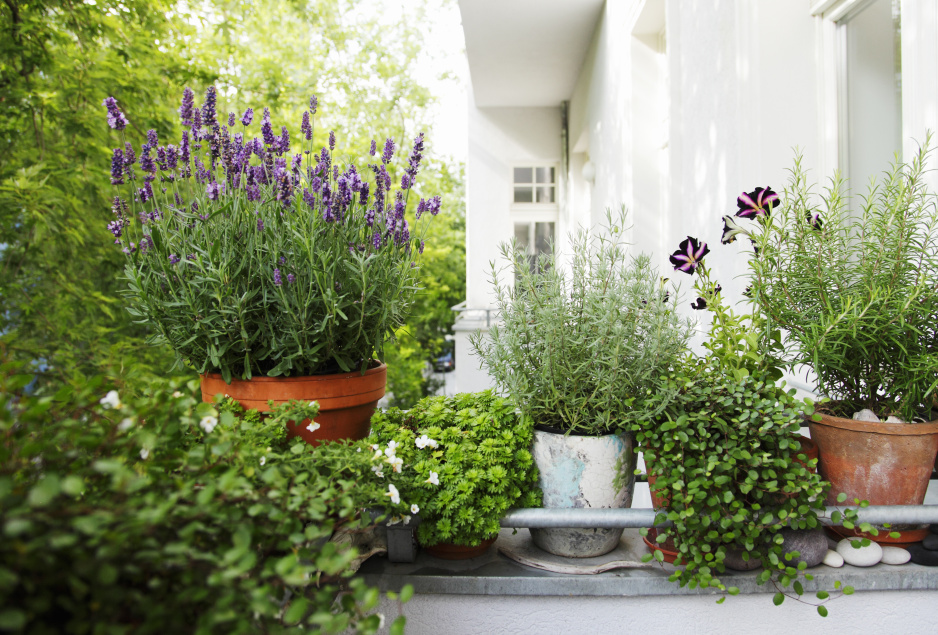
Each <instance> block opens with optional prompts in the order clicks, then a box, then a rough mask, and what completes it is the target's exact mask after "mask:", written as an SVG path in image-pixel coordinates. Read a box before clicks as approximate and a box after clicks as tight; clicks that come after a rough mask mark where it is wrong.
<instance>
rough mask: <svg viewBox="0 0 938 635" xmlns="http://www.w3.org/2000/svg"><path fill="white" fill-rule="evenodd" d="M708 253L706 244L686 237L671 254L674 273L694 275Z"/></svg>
mask: <svg viewBox="0 0 938 635" xmlns="http://www.w3.org/2000/svg"><path fill="white" fill-rule="evenodd" d="M708 253H710V248H709V247H707V243H703V242H698V240H697V239H696V238H692V237H691V236H688V237H687V238H686V239H684V240H683V241H681V246H680V247H679V248H678V250H677V251H675V252H674V253H673V254H671V258H670V260H671V264H672V265H674V270H675V271H683V272H684V273H686V274H689V275H694V272H696V271H697V267H699V266H700V263H701V261H702V260H703V258H704V256H706V255H707V254H708Z"/></svg>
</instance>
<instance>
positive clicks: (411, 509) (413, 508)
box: [410, 503, 420, 514]
mask: <svg viewBox="0 0 938 635" xmlns="http://www.w3.org/2000/svg"><path fill="white" fill-rule="evenodd" d="M419 511H420V508H419V507H417V503H414V504H413V505H411V506H410V513H411V514H416V513H417V512H419Z"/></svg>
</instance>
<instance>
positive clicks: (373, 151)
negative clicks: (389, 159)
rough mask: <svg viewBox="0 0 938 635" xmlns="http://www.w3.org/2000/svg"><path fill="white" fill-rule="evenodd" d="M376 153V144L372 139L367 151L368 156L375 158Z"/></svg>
mask: <svg viewBox="0 0 938 635" xmlns="http://www.w3.org/2000/svg"><path fill="white" fill-rule="evenodd" d="M377 151H378V142H377V141H375V140H374V139H372V140H371V149H370V150H368V154H370V155H371V156H375V153H376V152H377Z"/></svg>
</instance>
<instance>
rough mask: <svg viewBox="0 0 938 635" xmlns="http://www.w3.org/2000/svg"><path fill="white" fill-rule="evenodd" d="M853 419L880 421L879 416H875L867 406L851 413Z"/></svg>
mask: <svg viewBox="0 0 938 635" xmlns="http://www.w3.org/2000/svg"><path fill="white" fill-rule="evenodd" d="M853 420H854V421H874V422H876V423H880V420H879V417H877V416H876V413H875V412H873V411H872V410H870V409H868V408H864V409H863V410H861V411H860V412H854V413H853Z"/></svg>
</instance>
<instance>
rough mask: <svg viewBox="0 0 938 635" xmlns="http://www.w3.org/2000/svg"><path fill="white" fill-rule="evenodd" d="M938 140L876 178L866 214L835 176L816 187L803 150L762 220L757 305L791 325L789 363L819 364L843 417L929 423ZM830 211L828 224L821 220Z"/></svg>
mask: <svg viewBox="0 0 938 635" xmlns="http://www.w3.org/2000/svg"><path fill="white" fill-rule="evenodd" d="M929 142H930V137H929V139H928V140H926V142H925V144H924V145H923V146H922V147H921V148H920V150H919V152H918V153H917V154H916V156H915V157H914V158H913V159H912V162H911V163H910V164H908V165H902V164H898V163H897V164H895V165H894V166H893V167H892V169H891V170H890V171H888V172H887V173H885V174H884V175H883V177H882V179H881V180H880V182H879V183H871V189H870V190H869V193H868V194H867V195H866V196H865V197H864V198H863V203H862V209H861V211H860V213H859V217H857V216H856V215H854V214H852V213H851V212H850V211H849V209H848V207H847V200H846V195H845V193H844V191H843V183H842V182H841V181H840V180H839V179H836V178H835V179H834V180H833V181H832V183H831V186H830V188H828V189H827V190H826V191H825V193H824V195H823V196H821V197H820V200H818V197H817V196H815V195H814V192H813V187H812V186H810V185H809V184H808V181H807V176H806V174H805V172H804V170H803V169H802V168H801V159H800V157H798V158H796V160H795V166H794V168H793V169H792V171H791V179H790V180H789V183H788V186H787V187H786V189H785V195H784V197H783V201H782V204H781V205H780V206H779V208H778V209H777V210H776V211H775V212H774V213H773V214H772V215H771V217H769V216H765V217H762V218H760V222H759V223H758V226H757V227H756V229H755V231H754V232H753V237H754V239H755V243H756V247H757V249H758V251H757V255H756V256H755V257H753V258H752V259H751V260H750V271H751V273H750V278H751V280H752V288H753V296H754V302H755V304H756V306H757V309H758V310H759V311H762V312H763V313H764V314H765V315H766V317H767V318H768V319H769V320H770V322H771V324H772V325H773V327H775V328H782V329H784V330H785V331H786V332H787V339H786V350H787V351H788V354H787V357H786V361H787V362H788V363H789V364H790V365H792V366H796V365H800V364H805V365H808V366H810V367H811V368H812V369H813V371H814V373H815V374H816V376H817V383H818V386H817V387H818V390H819V391H820V392H821V393H822V394H825V395H827V396H829V397H831V398H833V399H837V400H841V401H842V403H841V404H840V406H839V408H838V409H837V410H836V414H839V415H841V416H846V417H850V416H852V414H853V413H854V412H855V411H857V410H860V409H863V408H869V409H871V410H873V411H874V412H876V413H877V414H878V415H879V416H880V417H881V418H883V419H885V418H886V417H887V416H889V415H895V416H898V417H900V418H901V419H903V420H904V421H910V422H911V421H913V420H914V419H916V417H923V418H925V419H926V420H930V419H932V418H933V417H932V416H931V415H930V412H929V410H930V407H929V406H930V403H931V399H932V396H933V395H934V390H935V386H936V385H938V355H936V354H935V352H936V343H935V342H936V330H935V328H936V327H935V325H936V323H938V320H936V318H938V287H936V285H935V280H936V278H938V198H936V194H935V193H933V192H929V191H928V190H927V188H926V185H925V181H924V179H923V170H924V161H925V157H926V156H927V154H928V145H929ZM818 214H819V215H820V216H819V219H820V223H821V224H820V226H819V227H818V224H817V223H815V222H812V219H814V218H816V217H817V216H816V215H818Z"/></svg>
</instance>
